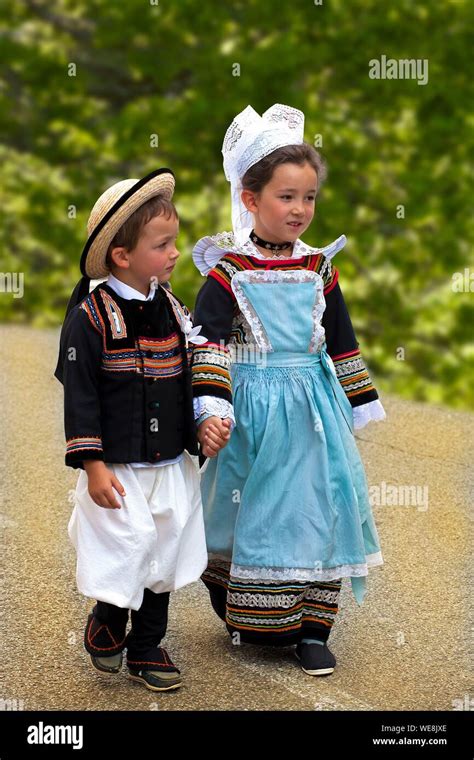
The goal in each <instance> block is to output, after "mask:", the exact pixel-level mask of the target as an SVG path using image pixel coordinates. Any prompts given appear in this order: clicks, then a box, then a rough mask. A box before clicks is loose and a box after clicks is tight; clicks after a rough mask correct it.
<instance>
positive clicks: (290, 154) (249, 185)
mask: <svg viewBox="0 0 474 760" xmlns="http://www.w3.org/2000/svg"><path fill="white" fill-rule="evenodd" d="M289 163H291V164H299V165H302V164H306V163H308V164H309V165H310V166H312V167H313V169H314V170H315V172H316V175H317V177H318V189H317V192H319V188H320V187H321V185H322V183H323V182H324V180H325V179H326V177H327V168H326V164H325V162H324V160H323V158H322V157H321V156H320V154H319V153H318V151H317V150H315V148H313V146H312V145H310V144H309V143H305V142H304V143H301V144H300V145H285V146H284V147H283V148H277V149H276V150H274V151H273V153H270V154H269V155H268V156H265V157H264V158H262V159H260V161H257V163H256V164H254V165H253V166H251V167H250V169H247V171H246V172H245V174H244V176H243V177H242V187H243V189H244V190H252V192H254V193H259V192H261V190H263V188H264V187H265V185H266V184H268V182H270V180H271V178H272V176H273V172H274V171H275V169H276V167H277V166H280V164H289Z"/></svg>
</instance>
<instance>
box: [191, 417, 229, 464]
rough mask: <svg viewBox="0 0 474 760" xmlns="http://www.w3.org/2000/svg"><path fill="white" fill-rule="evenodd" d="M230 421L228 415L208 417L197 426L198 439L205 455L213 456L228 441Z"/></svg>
mask: <svg viewBox="0 0 474 760" xmlns="http://www.w3.org/2000/svg"><path fill="white" fill-rule="evenodd" d="M230 425H231V421H230V419H229V418H228V417H226V419H224V420H222V419H221V418H220V417H208V418H207V419H206V420H204V422H201V424H200V425H199V427H198V440H199V443H200V444H201V448H202V453H203V454H204V456H205V457H215V456H216V454H217V453H218V452H219V451H220V449H223V448H224V446H226V445H227V444H228V442H229V438H230V432H231V431H230Z"/></svg>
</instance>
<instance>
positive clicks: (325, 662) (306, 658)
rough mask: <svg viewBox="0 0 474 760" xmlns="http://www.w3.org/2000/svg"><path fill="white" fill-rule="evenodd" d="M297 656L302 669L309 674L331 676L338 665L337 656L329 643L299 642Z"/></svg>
mask: <svg viewBox="0 0 474 760" xmlns="http://www.w3.org/2000/svg"><path fill="white" fill-rule="evenodd" d="M295 656H296V658H297V659H298V660H299V661H300V665H301V670H303V671H304V672H305V673H307V674H308V675H309V676H329V675H331V673H332V672H333V671H334V668H335V666H336V658H335V657H334V655H333V653H332V652H331V650H330V649H329V648H328V646H327V644H297V645H296V651H295Z"/></svg>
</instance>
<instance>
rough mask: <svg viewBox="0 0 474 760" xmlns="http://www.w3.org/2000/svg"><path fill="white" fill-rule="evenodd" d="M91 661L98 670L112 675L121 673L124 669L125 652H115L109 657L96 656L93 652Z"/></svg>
mask: <svg viewBox="0 0 474 760" xmlns="http://www.w3.org/2000/svg"><path fill="white" fill-rule="evenodd" d="M90 658H91V663H92V665H93V666H94V668H95V669H96V670H98V671H99V673H107V674H110V675H115V674H116V673H120V671H121V669H122V662H123V654H122V652H120V653H119V654H113V655H111V656H109V657H94V656H93V655H92V654H91V655H90Z"/></svg>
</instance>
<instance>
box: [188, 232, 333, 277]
mask: <svg viewBox="0 0 474 760" xmlns="http://www.w3.org/2000/svg"><path fill="white" fill-rule="evenodd" d="M346 242H347V239H346V236H345V235H340V236H339V237H338V238H337V239H336V240H334V241H333V242H332V243H329V245H326V246H324V248H313V247H312V246H309V245H306V243H303V241H302V240H300V239H299V238H298V239H297V240H296V241H295V243H294V246H293V251H292V254H291V256H287V257H286V258H287V259H298V258H301V257H302V256H310V255H312V254H315V253H322V254H323V255H324V256H325V258H327V259H331V258H332V257H333V256H334V255H335V254H336V253H337V252H338V251H340V250H341V248H344V246H345V244H346ZM226 253H237V254H240V255H243V256H253V257H255V258H258V259H269V260H271V261H278V259H282V260H284V259H285V257H284V256H265V255H264V254H263V253H261V252H260V251H259V250H258V248H256V247H255V246H254V244H253V243H252V241H251V240H250V239H247V240H246V241H245V242H244V243H242V244H239V243H237V241H236V240H235V237H234V234H233V233H232V232H220V233H218V234H217V235H207V236H206V237H203V238H201V239H200V240H198V242H197V243H196V245H195V246H194V250H193V261H194V263H195V265H196V267H197V268H198V269H199V271H200V272H201V274H202V275H207V274H209V272H210V271H211V269H213V268H214V267H215V265H216V264H217V262H218V261H219V260H220V259H221V258H222V257H223V256H225V255H226Z"/></svg>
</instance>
